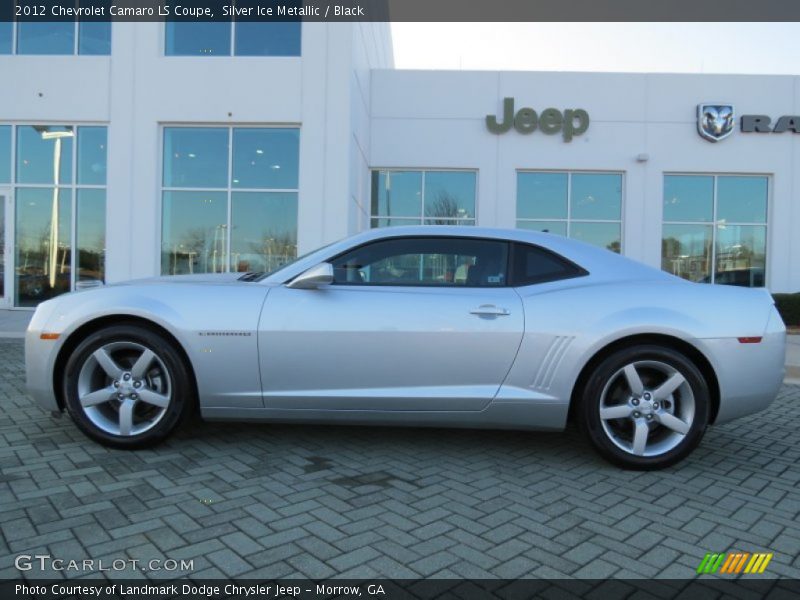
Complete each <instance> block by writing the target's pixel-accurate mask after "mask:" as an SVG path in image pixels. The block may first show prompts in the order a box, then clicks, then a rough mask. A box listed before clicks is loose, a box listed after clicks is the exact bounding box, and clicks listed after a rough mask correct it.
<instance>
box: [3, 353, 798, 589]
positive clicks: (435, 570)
mask: <svg viewBox="0 0 800 600" xmlns="http://www.w3.org/2000/svg"><path fill="white" fill-rule="evenodd" d="M23 392H24V373H23V364H22V343H21V342H20V341H17V340H13V341H12V340H4V341H0V530H1V531H2V535H1V536H0V578H3V577H6V578H9V577H18V576H19V573H18V572H17V571H16V569H15V568H14V557H16V556H17V555H19V554H36V553H39V554H50V555H51V556H53V557H57V558H64V559H84V558H94V559H96V560H97V559H103V561H105V562H106V563H110V562H111V561H113V560H119V559H134V558H135V559H139V560H148V561H149V560H150V559H154V558H155V559H158V558H162V559H163V558H171V559H176V560H180V559H194V571H193V573H192V575H193V576H197V577H205V576H208V577H224V576H242V577H262V578H270V579H273V578H283V577H309V578H327V577H334V576H340V577H357V578H371V577H378V576H381V577H392V578H406V577H411V578H414V577H470V578H481V577H508V578H517V577H564V576H570V577H587V578H597V577H607V576H611V577H676V578H683V577H688V576H691V575H693V573H694V569H695V568H696V567H697V565H698V563H699V561H700V560H701V558H702V557H703V555H704V554H705V553H706V552H712V551H713V552H726V551H729V550H730V551H733V550H740V551H748V552H753V551H770V552H774V553H775V557H774V559H773V560H772V562H771V564H770V565H769V568H768V570H767V573H768V574H771V575H772V576H786V577H794V578H798V577H800V521H798V516H799V515H800V489H798V483H799V482H800V466H798V458H800V443H798V442H799V441H800V439H799V434H798V432H799V431H800V410H798V408H800V387H798V386H785V387H784V388H783V390H782V391H781V394H780V397H779V398H778V400H777V401H776V402H775V403H774V404H773V405H772V407H771V408H770V409H769V410H768V411H765V412H763V413H761V414H759V415H756V416H754V417H749V418H746V419H743V420H740V421H737V422H734V423H731V424H728V425H723V426H719V427H714V428H712V429H710V430H709V432H708V433H707V435H706V437H705V439H704V441H703V443H702V445H701V447H700V448H699V449H698V450H697V451H695V453H694V454H693V455H692V456H691V457H690V458H689V459H688V460H686V461H685V462H684V463H682V464H681V465H679V466H677V467H674V468H671V469H669V470H667V471H662V472H656V473H637V472H627V471H622V470H619V469H617V468H615V467H612V466H610V465H608V464H607V463H605V462H604V461H602V460H601V459H599V458H598V457H597V456H596V455H595V454H594V452H593V451H592V450H591V448H590V447H589V446H588V445H587V443H586V442H585V441H584V440H583V439H582V437H581V436H580V435H579V434H578V433H577V432H576V431H575V430H574V429H570V430H568V431H567V432H566V433H558V434H552V433H551V434H534V433H521V432H497V431H462V430H436V429H399V428H363V427H352V428H349V427H310V426H275V425H264V424H261V425H255V424H211V423H199V422H198V423H195V424H192V425H191V426H190V427H189V428H188V429H187V430H184V431H182V432H181V433H179V434H178V435H177V436H175V437H173V438H171V439H170V440H169V441H168V442H167V443H165V444H163V445H161V446H160V447H159V448H157V449H156V450H153V451H139V452H123V451H115V450H109V449H106V448H104V447H102V446H100V445H98V444H95V443H93V442H90V441H89V440H87V439H86V438H85V437H84V436H83V435H81V434H80V433H79V432H78V431H77V430H76V428H75V427H74V426H73V425H72V423H71V422H70V420H69V419H68V418H66V417H65V418H62V419H54V418H52V417H51V416H49V415H47V414H45V413H43V412H42V411H41V410H39V409H38V408H36V407H35V406H33V405H32V404H31V403H30V402H29V401H28V400H27V399H26V398H25V397H24V395H23ZM161 573H163V571H161V572H152V571H151V572H149V575H151V576H158V575H160V574H161ZM46 574H47V575H48V576H52V575H53V573H52V572H48V573H46ZM27 575H28V576H29V577H35V576H40V575H39V574H38V573H37V571H35V570H34V571H30V572H28V573H27ZM120 575H125V576H126V577H129V576H131V572H129V571H128V572H124V573H121V574H120ZM171 575H174V573H172V574H171Z"/></svg>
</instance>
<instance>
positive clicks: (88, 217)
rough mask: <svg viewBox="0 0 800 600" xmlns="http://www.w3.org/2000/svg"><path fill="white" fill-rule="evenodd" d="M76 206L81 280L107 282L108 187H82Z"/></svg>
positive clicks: (79, 275) (79, 277) (79, 278)
mask: <svg viewBox="0 0 800 600" xmlns="http://www.w3.org/2000/svg"><path fill="white" fill-rule="evenodd" d="M76 202H77V206H76V219H77V223H76V229H77V231H76V238H77V240H76V241H77V244H76V245H77V249H76V251H77V252H78V261H77V263H78V264H77V266H78V279H77V280H78V281H86V282H98V283H103V282H105V255H106V191H105V190H100V189H79V190H78V197H77V200H76Z"/></svg>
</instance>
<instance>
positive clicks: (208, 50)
mask: <svg viewBox="0 0 800 600" xmlns="http://www.w3.org/2000/svg"><path fill="white" fill-rule="evenodd" d="M165 29H166V38H167V39H166V43H165V46H164V49H165V54H166V55H167V56H230V54H231V24H230V22H228V21H220V22H216V21H212V22H201V23H193V22H184V21H169V22H167V23H166V28H165Z"/></svg>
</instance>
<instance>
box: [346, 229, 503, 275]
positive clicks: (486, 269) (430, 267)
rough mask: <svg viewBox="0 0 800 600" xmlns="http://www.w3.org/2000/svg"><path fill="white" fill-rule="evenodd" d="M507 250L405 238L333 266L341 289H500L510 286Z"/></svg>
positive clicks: (494, 244)
mask: <svg viewBox="0 0 800 600" xmlns="http://www.w3.org/2000/svg"><path fill="white" fill-rule="evenodd" d="M507 254H508V245H507V244H505V243H503V242H493V241H487V240H465V239H449V238H403V239H395V240H386V241H381V242H376V243H373V244H369V245H367V246H362V247H360V248H357V249H355V250H352V251H350V252H348V253H347V254H345V255H344V256H341V257H339V258H337V259H336V260H335V261H334V262H333V268H334V278H335V282H336V283H338V284H361V285H363V284H372V285H424V286H431V285H433V286H451V285H465V286H473V287H496V286H502V285H505V284H506V270H507Z"/></svg>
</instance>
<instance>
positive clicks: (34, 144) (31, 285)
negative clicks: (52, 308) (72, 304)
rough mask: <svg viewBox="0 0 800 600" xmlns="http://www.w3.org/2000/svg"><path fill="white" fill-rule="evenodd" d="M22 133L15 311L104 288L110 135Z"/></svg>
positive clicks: (92, 131)
mask: <svg viewBox="0 0 800 600" xmlns="http://www.w3.org/2000/svg"><path fill="white" fill-rule="evenodd" d="M15 129H16V132H14V133H12V135H15V136H16V140H17V146H16V156H14V157H13V162H14V165H15V166H14V169H13V175H14V181H13V182H12V183H13V184H14V186H15V190H14V198H15V239H14V261H15V264H14V268H15V275H14V290H15V292H14V304H15V306H35V305H36V304H38V303H39V302H42V301H43V300H46V299H48V298H51V297H53V296H55V295H57V294H61V293H64V292H68V291H70V290H72V289H75V284H76V282H78V281H89V282H97V283H98V284H99V283H102V282H103V281H104V277H105V220H106V217H105V210H106V209H105V203H106V191H105V182H106V176H105V172H106V153H107V150H106V128H105V127H72V126H51V125H47V126H39V125H33V126H28V125H24V126H22V125H21V126H17V127H15ZM76 146H77V149H78V150H77V153H78V155H77V157H75V160H73V157H74V154H73V153H74V148H75V147H76ZM9 162H10V161H9ZM73 215H75V218H74V219H73V218H72V217H73Z"/></svg>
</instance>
